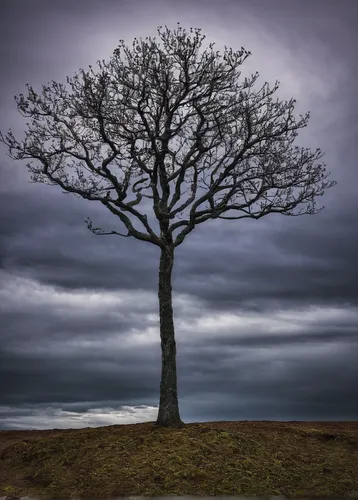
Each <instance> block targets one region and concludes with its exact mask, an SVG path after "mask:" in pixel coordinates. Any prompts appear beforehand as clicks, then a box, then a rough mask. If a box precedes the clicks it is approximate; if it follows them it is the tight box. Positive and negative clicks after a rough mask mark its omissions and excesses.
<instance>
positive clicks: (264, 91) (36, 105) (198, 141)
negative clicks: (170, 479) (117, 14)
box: [0, 23, 336, 426]
mask: <svg viewBox="0 0 358 500" xmlns="http://www.w3.org/2000/svg"><path fill="white" fill-rule="evenodd" d="M178 25H179V23H178ZM157 31H158V34H159V36H160V39H161V41H162V42H163V47H161V46H160V44H158V43H157V41H156V38H155V37H154V38H153V39H152V38H148V37H146V39H145V41H143V40H142V39H140V40H139V41H138V40H137V39H136V38H135V39H134V42H133V47H132V50H130V49H129V48H128V47H127V46H125V45H124V41H123V40H120V43H119V46H118V48H117V49H115V50H114V52H113V55H112V57H111V59H110V61H109V62H108V63H106V62H105V61H104V60H102V61H97V64H98V66H99V70H98V72H96V73H95V72H94V71H93V69H92V66H89V68H90V69H89V71H87V72H85V71H84V70H82V69H80V76H79V75H78V74H75V76H74V77H73V78H72V79H70V78H68V77H67V83H68V84H69V85H70V87H71V89H72V92H69V91H68V89H67V88H66V86H65V85H63V84H57V83H55V82H54V81H52V82H51V85H50V84H49V86H43V90H42V95H41V96H39V95H38V94H37V93H36V92H34V90H33V88H32V87H31V86H29V85H28V84H27V89H28V96H27V98H25V97H24V95H23V94H20V95H19V97H16V96H15V101H16V103H17V107H18V110H19V111H20V113H21V114H22V116H25V117H31V124H29V123H27V125H28V130H27V131H26V132H25V139H24V140H23V141H22V142H18V141H17V140H16V139H15V137H14V135H13V133H12V131H11V129H10V130H9V132H8V134H7V135H6V136H4V135H3V134H2V133H0V140H1V142H3V143H5V144H6V145H7V146H8V148H9V156H10V157H11V158H13V159H16V160H22V159H32V160H37V166H33V165H32V162H30V163H28V164H27V165H26V166H27V168H28V170H29V171H30V172H31V173H32V174H33V175H32V176H31V178H32V180H33V181H34V182H42V183H46V184H49V185H59V186H61V188H62V189H63V190H64V193H69V192H70V193H74V194H75V195H79V196H81V197H82V198H85V199H86V200H97V201H100V202H101V203H102V204H103V205H104V206H105V207H106V208H107V209H108V210H110V211H111V212H112V213H113V214H114V215H116V216H117V217H119V219H120V220H121V222H122V223H123V225H124V226H125V228H126V230H127V233H126V234H125V233H122V232H117V231H110V232H105V231H103V230H101V229H100V228H93V226H92V221H91V220H90V219H89V218H88V219H87V221H86V222H87V225H88V228H89V229H90V230H91V231H92V232H93V233H94V234H98V235H104V234H114V235H120V236H124V237H130V236H132V237H135V238H138V239H139V240H143V241H146V242H150V243H152V244H153V245H156V246H158V247H159V248H160V264H159V289H158V297H159V314H160V338H161V352H162V372H161V383H160V403H159V412H158V417H157V421H156V425H158V426H173V425H183V422H182V420H181V418H180V413H179V406H178V396H177V371H176V343H175V336H174V322H173V307H172V285H171V277H172V269H173V263H174V249H175V248H176V247H178V246H179V245H181V243H183V241H184V239H185V238H186V236H187V235H188V234H189V233H190V232H191V231H192V230H193V229H194V228H195V226H196V225H197V224H201V223H202V222H204V221H206V220H208V219H215V218H218V219H243V218H247V217H250V218H253V219H259V218H260V217H263V216H264V215H266V214H269V213H274V212H276V213H281V214H283V215H289V216H296V215H302V214H314V213H318V212H319V211H320V210H322V208H324V207H322V208H321V209H320V210H317V211H315V197H316V196H319V195H322V194H323V192H324V191H323V190H324V189H325V188H329V187H331V186H333V185H335V184H336V182H334V181H325V179H326V178H327V177H328V174H325V170H326V169H325V168H324V164H317V163H315V162H316V160H318V159H320V158H321V157H322V156H323V155H322V153H321V150H320V149H317V150H316V152H314V153H312V152H310V150H309V149H307V148H298V147H297V146H295V147H294V146H293V145H292V144H293V142H294V140H295V138H296V136H297V135H298V133H297V130H298V129H300V128H303V127H305V126H306V125H307V122H308V119H309V113H307V114H306V115H305V116H304V117H303V116H302V115H300V116H301V119H300V120H299V121H296V120H295V118H294V116H293V114H292V113H293V110H294V103H295V100H294V99H291V100H290V101H289V102H287V101H285V102H281V101H279V100H278V99H277V100H276V101H273V99H272V97H271V96H272V95H273V94H274V93H275V92H276V90H277V89H278V82H276V84H275V86H274V87H273V88H272V89H271V90H270V89H269V87H268V84H267V82H265V84H264V85H263V86H262V87H261V88H260V89H259V90H258V91H256V92H255V91H254V89H253V85H254V83H255V82H256V80H257V78H258V76H259V75H258V73H256V74H255V75H251V78H244V79H240V76H241V73H240V71H239V70H238V68H240V66H241V65H242V64H243V62H244V61H245V59H246V58H247V57H248V56H249V55H250V52H248V51H246V50H245V49H244V48H243V47H242V48H241V50H239V51H237V52H233V51H232V49H227V47H225V51H224V55H223V56H221V55H220V54H219V51H217V52H214V50H213V46H214V44H212V43H211V44H210V45H209V49H206V50H205V51H200V48H201V45H202V42H203V40H204V38H205V36H204V35H201V33H200V31H201V30H200V29H195V30H193V28H190V33H188V32H186V30H185V29H182V28H181V27H180V26H178V27H177V29H176V30H173V31H170V30H169V29H168V28H167V26H166V27H165V30H162V27H161V26H160V27H159V28H158V29H157ZM122 55H123V56H125V57H123V60H122V59H121V56H122ZM66 169H68V170H72V172H73V171H75V172H76V174H77V178H75V177H74V176H73V175H72V177H71V179H70V177H69V173H68V171H67V170H66ZM85 171H86V172H87V173H89V174H90V175H89V176H85ZM134 181H135V182H134ZM186 184H187V185H189V188H190V193H189V194H188V195H187V197H184V194H185V193H184V192H183V187H184V186H185V185H186ZM130 185H131V192H132V193H133V195H134V196H133V198H134V199H132V200H131V201H128V200H127V196H128V194H127V192H128V190H129V188H130ZM294 188H296V189H295V190H294ZM143 198H148V199H149V200H152V202H150V203H151V204H152V206H153V211H154V214H155V217H156V219H157V220H158V222H159V228H160V234H156V233H155V231H154V230H153V229H152V228H151V227H150V225H149V223H148V219H147V216H146V215H145V214H143V213H142V212H140V211H139V208H138V206H139V205H140V204H141V202H142V200H143ZM299 205H307V206H306V208H305V210H304V211H303V210H300V211H298V213H294V212H293V210H294V209H295V208H296V207H298V206H299ZM186 209H188V213H187V214H186V216H184V218H180V217H179V214H183V213H184V212H185V211H186ZM228 212H231V216H229V215H226V216H225V215H224V214H227V213H228ZM131 216H132V217H133V219H134V220H137V222H138V221H139V223H140V224H141V226H140V227H141V230H138V229H136V228H135V227H134V225H133V221H132V219H131ZM176 230H178V233H177V234H176V236H175V235H174V232H175V231H176Z"/></svg>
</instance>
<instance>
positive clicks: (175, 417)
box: [155, 245, 184, 427]
mask: <svg viewBox="0 0 358 500" xmlns="http://www.w3.org/2000/svg"><path fill="white" fill-rule="evenodd" d="M173 263H174V249H173V247H172V246H171V245H168V246H165V248H161V255H160V266H159V290H158V297H159V318H160V340H161V348H162V375H161V381H160V400H159V412H158V418H157V421H156V423H155V425H156V426H158V427H169V426H173V427H176V426H179V427H180V426H182V425H184V423H183V422H182V421H181V418H180V414H179V405H178V390H177V369H176V343H175V337H174V321H173V305H172V269H173Z"/></svg>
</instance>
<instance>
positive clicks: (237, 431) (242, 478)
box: [0, 421, 358, 498]
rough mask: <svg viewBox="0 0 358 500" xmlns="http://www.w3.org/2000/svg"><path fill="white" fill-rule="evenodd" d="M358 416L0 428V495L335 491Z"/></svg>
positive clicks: (343, 479)
mask: <svg viewBox="0 0 358 500" xmlns="http://www.w3.org/2000/svg"><path fill="white" fill-rule="evenodd" d="M354 491H356V492H357V491H358V422H269V421H263V422H262V421H252V422H251V421H244V422H204V423H193V424H185V426H184V427H183V428H179V429H175V428H157V427H155V426H154V422H146V423H141V424H130V425H112V426H107V427H99V428H86V429H66V430H58V429H54V430H51V431H0V496H6V495H9V494H14V495H17V496H34V497H42V498H55V497H62V498H63V497H67V498H72V497H77V498H78V497H87V498H100V497H101V498H103V497H112V496H141V495H143V496H162V495H203V496H204V495H230V496H231V495H255V496H264V495H285V496H287V497H291V498H293V497H311V498H312V497H314V496H321V497H322V496H332V497H333V496H336V497H337V496H342V495H346V494H348V493H350V492H354Z"/></svg>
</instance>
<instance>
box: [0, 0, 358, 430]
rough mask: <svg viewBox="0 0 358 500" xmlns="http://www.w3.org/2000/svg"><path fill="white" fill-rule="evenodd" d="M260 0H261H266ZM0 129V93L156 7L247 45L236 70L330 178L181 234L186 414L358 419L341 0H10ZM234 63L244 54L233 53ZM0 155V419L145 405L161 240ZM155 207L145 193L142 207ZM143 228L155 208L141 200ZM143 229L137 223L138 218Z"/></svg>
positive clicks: (19, 129)
mask: <svg viewBox="0 0 358 500" xmlns="http://www.w3.org/2000/svg"><path fill="white" fill-rule="evenodd" d="M268 4H269V7H268ZM1 9H2V11H1V16H0V19H1V26H0V28H1V29H0V41H1V43H0V67H1V69H2V71H1V85H0V105H1V109H2V113H1V115H0V129H1V131H2V132H6V131H7V130H8V128H9V127H11V128H12V129H13V131H14V134H15V136H17V137H19V138H21V137H22V135H23V130H24V128H25V122H26V120H25V119H21V117H20V115H19V114H18V113H17V111H16V106H15V103H14V101H13V96H14V94H19V93H20V92H23V93H25V91H26V88H25V83H26V82H28V83H30V84H31V85H33V86H34V88H35V89H38V90H39V89H40V88H41V85H42V84H47V82H48V81H50V80H51V79H54V80H55V81H61V82H63V81H65V77H66V76H67V75H68V76H72V75H73V72H75V71H78V69H79V68H80V67H82V68H84V69H87V68H88V64H93V65H95V61H96V60H97V59H99V58H109V57H110V55H111V53H112V51H113V49H114V48H115V47H116V46H117V44H118V40H119V39H120V38H123V39H124V40H125V42H126V43H127V44H128V45H129V46H130V45H131V42H132V39H133V38H134V36H137V37H139V36H142V37H145V36H153V35H154V36H155V35H157V34H156V27H157V26H159V25H162V26H164V25H165V24H168V27H171V28H172V27H175V23H176V21H180V22H181V24H182V25H183V26H185V27H189V26H193V27H201V28H202V30H203V33H204V34H206V35H208V39H207V40H206V41H205V42H204V44H206V43H209V42H210V41H216V42H217V44H218V45H219V46H218V50H219V49H220V50H222V49H223V45H224V44H226V45H228V46H231V47H233V49H234V50H238V49H239V48H240V47H241V46H242V45H243V46H244V47H245V48H246V49H248V50H251V52H252V58H250V59H249V60H248V61H247V65H246V63H245V65H244V66H245V67H246V66H247V67H248V72H249V73H251V72H255V71H256V70H257V71H258V72H259V73H260V75H262V78H261V80H260V83H258V86H261V85H262V84H263V82H264V81H265V80H268V81H269V83H270V85H271V87H272V86H273V83H274V82H275V80H276V79H277V80H279V81H280V82H281V84H282V85H281V88H280V91H279V92H278V96H279V97H280V98H282V99H289V98H290V97H294V98H296V99H297V101H298V102H297V110H298V111H297V112H298V113H302V114H304V113H305V112H306V111H307V110H310V111H311V120H310V121H309V124H308V127H307V128H306V129H304V130H303V131H302V133H301V134H300V136H299V140H298V144H299V145H302V146H305V147H311V148H312V149H315V148H317V147H320V148H321V149H322V150H323V151H324V152H325V153H326V155H325V157H324V158H323V160H324V162H325V163H326V164H327V171H331V172H332V176H331V178H332V179H333V180H336V181H338V184H337V186H335V187H334V188H332V189H331V190H328V191H327V192H326V193H325V195H324V196H323V197H321V198H318V200H317V208H319V207H321V206H322V205H325V206H326V208H325V210H323V211H322V212H321V213H319V214H317V215H315V216H311V217H310V216H303V217H283V216H279V215H271V216H267V217H265V218H263V219H260V220H259V221H255V220H247V219H245V220H239V221H208V222H206V223H204V224H201V225H199V226H198V227H197V228H196V229H195V230H194V231H193V232H192V233H191V234H190V235H189V236H188V238H187V239H186V240H185V242H184V243H183V244H182V245H181V246H180V247H178V249H177V252H176V257H175V266H174V276H173V291H174V298H173V302H174V319H175V325H176V338H177V346H178V349H177V351H178V354H177V359H178V374H179V379H178V387H179V400H180V408H181V414H182V418H183V420H184V421H187V422H188V421H205V420H238V419H257V420H263V419H266V420H270V419H275V420H305V419H306V420H353V419H357V416H358V407H357V399H356V397H355V391H356V386H357V382H358V369H357V363H356V359H357V357H358V347H357V339H358V265H357V257H356V256H357V255H358V231H357V223H356V220H357V217H356V214H357V209H358V198H357V195H356V187H357V182H358V168H357V162H356V157H357V118H358V117H357V111H356V107H355V106H353V104H352V103H353V102H355V101H354V99H355V94H356V90H355V82H356V76H357V73H358V71H357V69H358V67H357V56H356V53H355V50H354V47H355V46H356V43H357V34H356V31H355V26H356V22H357V17H358V16H357V6H356V5H355V3H353V2H348V1H347V2H340V3H339V4H338V3H337V2H328V1H321V0H316V1H315V2H309V1H301V2H289V3H288V2H284V1H283V0H280V1H279V0H271V1H270V2H264V1H259V0H253V1H250V2H249V1H248V0H240V1H239V2H231V3H230V2H224V3H223V2H220V4H219V3H215V2H210V1H208V2H205V1H201V2H196V3H195V5H194V4H193V3H192V2H185V1H183V2H180V5H176V4H175V3H170V2H162V3H160V2H154V3H152V2H151V3H150V6H149V5H148V4H145V3H140V2H115V1H109V0H106V1H103V2H97V1H90V2H88V1H87V2H68V1H64V2H58V3H53V2H52V3H50V2H43V1H33V2H31V3H23V2H20V1H12V2H9V1H5V2H2V4H1ZM243 73H244V74H246V73H245V70H244V68H243ZM6 152H7V151H6V149H5V147H4V146H3V145H1V158H0V210H1V217H0V315H1V330H0V334H1V349H0V380H1V381H2V384H1V386H0V405H1V406H0V421H1V422H0V428H61V427H86V426H92V425H109V424H115V423H127V422H134V421H143V420H150V421H152V420H155V419H156V414H157V407H156V406H157V404H158V399H159V380H160V343H159V340H160V339H159V318H158V303H157V281H158V263H159V249H158V248H156V247H154V246H153V245H150V244H146V243H144V242H141V241H138V240H135V239H134V238H121V237H118V236H102V237H101V236H95V235H93V234H92V233H90V231H89V230H88V229H87V227H86V224H85V223H84V220H85V219H86V218H87V217H90V218H91V219H92V221H93V225H94V226H95V227H98V226H99V227H101V228H102V229H105V230H118V231H121V232H124V231H123V225H122V223H121V222H120V221H119V220H117V219H116V218H115V217H114V216H113V215H112V214H110V213H109V212H108V213H107V212H106V210H105V209H104V207H102V206H100V205H97V204H96V203H94V202H92V203H91V202H87V201H85V200H83V199H77V198H75V197H74V196H72V195H71V194H63V193H62V192H61V189H60V188H57V187H50V186H43V185H40V184H31V183H29V181H30V180H31V178H30V174H29V173H28V172H27V171H26V167H25V162H24V163H20V162H13V161H12V160H11V159H9V158H8V157H7V156H6ZM143 211H144V212H146V213H147V214H148V215H150V214H151V212H150V206H149V205H148V204H147V205H146V206H145V210H143ZM150 222H151V223H152V227H153V229H154V230H157V225H156V223H154V221H153V217H152V216H150ZM135 225H136V227H137V228H138V229H142V228H141V227H140V224H139V223H135Z"/></svg>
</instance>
